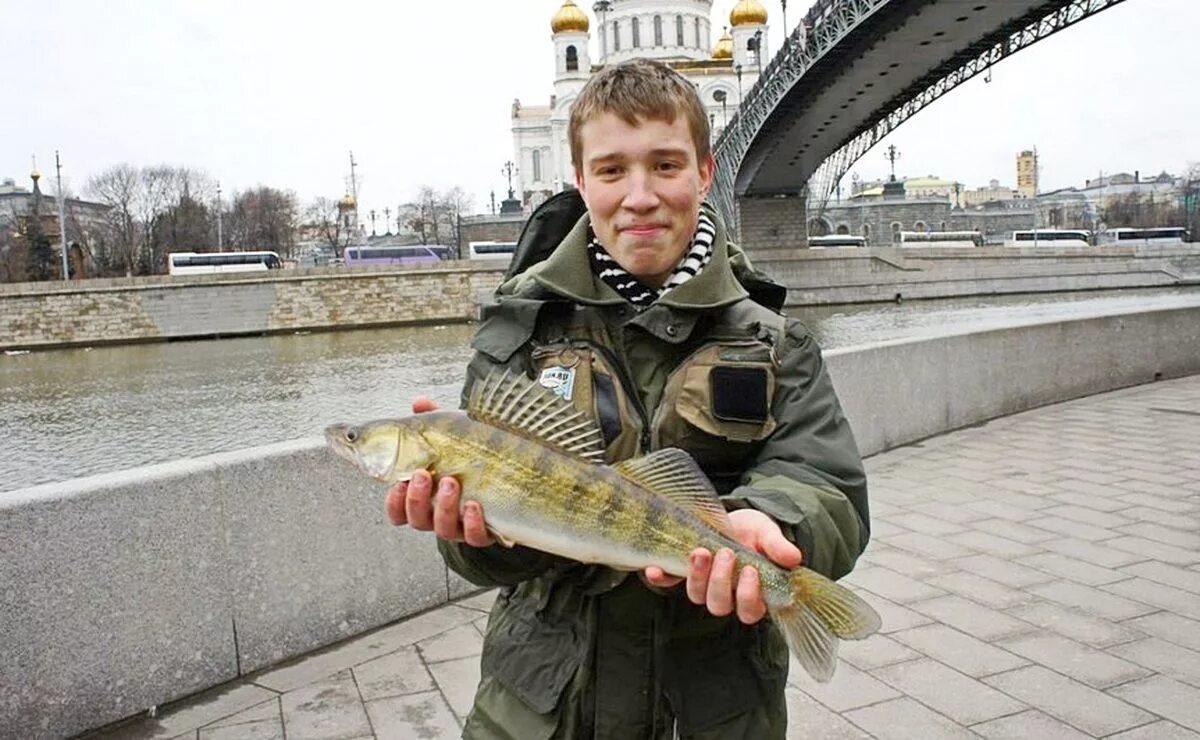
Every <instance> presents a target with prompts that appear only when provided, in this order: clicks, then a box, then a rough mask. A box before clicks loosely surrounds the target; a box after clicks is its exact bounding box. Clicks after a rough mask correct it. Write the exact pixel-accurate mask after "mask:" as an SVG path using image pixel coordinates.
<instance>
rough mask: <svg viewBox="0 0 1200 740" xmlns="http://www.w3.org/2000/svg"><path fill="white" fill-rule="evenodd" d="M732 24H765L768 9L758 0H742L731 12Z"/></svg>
mask: <svg viewBox="0 0 1200 740" xmlns="http://www.w3.org/2000/svg"><path fill="white" fill-rule="evenodd" d="M729 24H730V25H732V26H765V25H767V9H766V8H764V7H763V4H762V3H760V2H759V1H758V0H741V2H739V3H738V4H737V5H735V6H733V10H732V11H730V13H729Z"/></svg>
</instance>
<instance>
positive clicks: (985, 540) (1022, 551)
mask: <svg viewBox="0 0 1200 740" xmlns="http://www.w3.org/2000/svg"><path fill="white" fill-rule="evenodd" d="M946 539H947V540H949V541H950V542H953V543H954V544H956V545H960V546H962V547H963V548H969V549H970V550H974V551H976V552H983V553H987V554H989V555H995V556H996V557H1000V558H1015V557H1020V556H1022V555H1032V554H1033V553H1036V552H1039V549H1038V548H1036V547H1034V546H1032V545H1026V544H1025V543H1023V542H1017V541H1016V540H1010V539H1008V538H1007V537H998V536H996V535H994V534H991V533H989V532H978V531H972V532H963V533H961V534H952V535H949V536H948V537H947V538H946ZM969 554H970V552H963V553H962V555H961V556H966V555H969ZM961 556H959V555H947V556H946V557H961Z"/></svg>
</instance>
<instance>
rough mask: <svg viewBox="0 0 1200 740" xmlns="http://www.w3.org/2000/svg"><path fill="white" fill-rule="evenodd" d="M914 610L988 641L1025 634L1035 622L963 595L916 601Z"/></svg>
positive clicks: (913, 606)
mask: <svg viewBox="0 0 1200 740" xmlns="http://www.w3.org/2000/svg"><path fill="white" fill-rule="evenodd" d="M912 608H913V610H914V611H917V612H920V613H921V614H924V615H925V616H927V617H929V618H931V619H933V620H936V621H939V622H944V623H945V624H948V625H950V626H951V627H953V628H955V629H957V630H959V631H960V632H965V633H967V634H968V635H973V636H974V637H978V638H979V639H981V640H984V641H991V640H997V639H1000V638H1002V637H1009V636H1011V635H1017V634H1021V633H1022V632H1028V631H1029V630H1031V629H1033V625H1032V624H1030V623H1028V622H1023V621H1021V620H1019V619H1014V618H1013V617H1010V616H1008V615H1007V614H1003V613H1001V612H998V611H996V610H994V609H989V608H987V607H986V606H980V605H979V604H976V603H975V602H973V601H968V600H966V599H964V598H962V597H961V596H943V597H941V598H937V599H930V600H929V601H921V602H918V603H915V604H913V605H912Z"/></svg>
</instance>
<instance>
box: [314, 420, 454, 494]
mask: <svg viewBox="0 0 1200 740" xmlns="http://www.w3.org/2000/svg"><path fill="white" fill-rule="evenodd" d="M409 421H410V420H407V419H405V420H396V419H384V420H381V421H369V422H366V423H364V424H354V425H350V424H334V425H332V426H330V427H327V428H326V429H325V441H326V442H327V443H328V444H329V446H330V447H331V448H332V449H333V451H334V452H336V453H337V454H338V455H339V456H341V457H344V458H345V459H347V460H349V461H350V462H352V463H354V464H355V465H356V466H358V468H359V469H360V470H362V471H363V472H364V473H366V474H367V475H369V476H371V477H372V478H374V479H375V480H377V481H380V482H381V483H399V482H400V481H407V480H408V479H409V478H410V477H412V471H414V470H418V469H426V470H428V469H431V468H433V466H434V463H435V462H436V461H437V453H436V452H435V451H434V448H433V446H432V445H431V444H429V442H428V441H427V440H426V439H425V436H424V435H423V434H422V433H421V428H420V426H419V425H417V424H413V423H406V422H409Z"/></svg>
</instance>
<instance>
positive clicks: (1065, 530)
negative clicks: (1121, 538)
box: [1027, 516, 1119, 542]
mask: <svg viewBox="0 0 1200 740" xmlns="http://www.w3.org/2000/svg"><path fill="white" fill-rule="evenodd" d="M1027 523H1028V524H1029V525H1030V526H1033V527H1039V528H1041V529H1048V530H1050V531H1051V532H1056V533H1058V534H1061V535H1063V536H1064V537H1073V538H1075V539H1077V540H1085V541H1087V542H1099V541H1100V540H1107V539H1111V538H1113V537H1117V536H1118V535H1119V533H1118V532H1114V531H1113V530H1111V529H1104V528H1102V527H1094V526H1092V525H1091V524H1084V523H1083V522H1077V521H1075V520H1074V519H1064V518H1063V517H1059V516H1044V517H1040V518H1038V519H1030V520H1029V522H1027Z"/></svg>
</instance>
